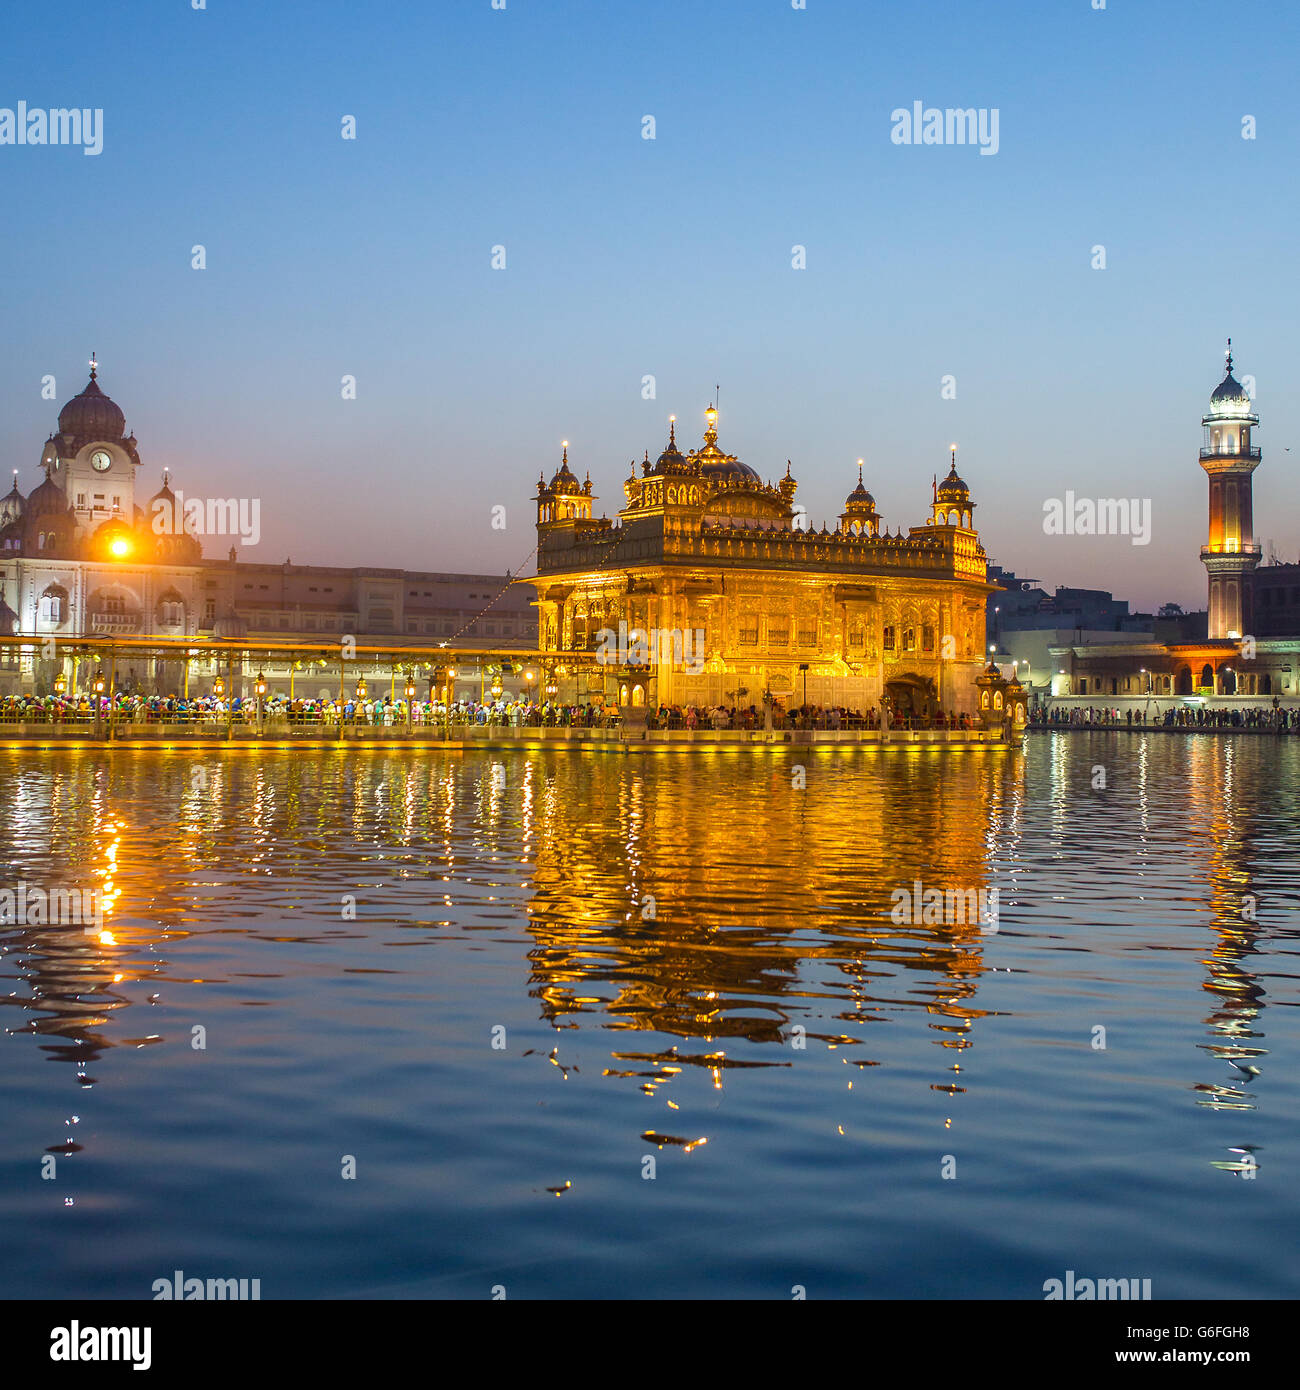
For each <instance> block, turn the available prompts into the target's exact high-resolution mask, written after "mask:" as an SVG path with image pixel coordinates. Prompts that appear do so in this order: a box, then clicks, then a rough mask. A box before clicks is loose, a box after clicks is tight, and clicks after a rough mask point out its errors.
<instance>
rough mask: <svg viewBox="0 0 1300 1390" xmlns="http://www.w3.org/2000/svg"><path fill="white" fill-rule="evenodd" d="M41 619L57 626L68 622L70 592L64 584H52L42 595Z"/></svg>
mask: <svg viewBox="0 0 1300 1390" xmlns="http://www.w3.org/2000/svg"><path fill="white" fill-rule="evenodd" d="M40 619H41V622H43V623H53V624H55V625H58V624H60V623H65V622H67V620H68V591H67V590H66V589H65V588H64V587H63V585H62V584H51V585H49V586H48V587H47V588H46V589H45V591H44V593H42V594H41V601H40Z"/></svg>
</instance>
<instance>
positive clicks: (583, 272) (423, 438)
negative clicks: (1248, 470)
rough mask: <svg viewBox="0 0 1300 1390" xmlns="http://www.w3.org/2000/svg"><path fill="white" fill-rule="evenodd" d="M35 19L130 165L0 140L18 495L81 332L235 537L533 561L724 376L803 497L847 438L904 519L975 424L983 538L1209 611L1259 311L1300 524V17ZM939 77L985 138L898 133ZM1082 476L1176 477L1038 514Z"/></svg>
mask: <svg viewBox="0 0 1300 1390" xmlns="http://www.w3.org/2000/svg"><path fill="white" fill-rule="evenodd" d="M5 27H6V40H7V42H6V43H5V45H4V48H3V51H0V107H14V106H16V104H17V102H18V101H20V100H23V101H26V102H28V103H29V105H32V106H38V105H39V106H73V105H75V106H90V107H102V108H103V110H104V149H103V153H102V154H100V155H99V156H97V157H87V156H85V155H83V154H82V153H81V152H80V151H79V150H75V149H68V148H39V147H35V148H33V147H14V146H0V190H3V195H4V196H3V204H4V206H5V208H6V209H7V211H8V214H9V215H8V216H7V217H5V218H4V219H3V221H0V252H2V255H0V308H2V309H3V322H4V324H5V327H6V332H5V334H4V335H3V341H0V455H2V457H0V463H2V464H3V466H4V468H5V469H6V471H7V470H8V469H10V468H14V467H17V468H19V469H20V479H21V484H22V486H23V487H24V489H25V490H30V488H31V487H32V486H34V485H35V483H36V482H38V481H39V479H40V472H39V470H38V468H37V462H38V460H39V456H40V449H41V444H42V442H43V441H44V439H45V436H46V435H47V434H48V433H49V431H50V430H51V429H53V427H54V422H55V418H56V415H57V404H52V403H50V402H48V401H43V400H42V399H41V397H40V381H41V378H42V376H44V375H45V374H46V373H52V374H53V375H54V376H55V377H56V379H57V383H58V396H59V401H60V402H61V401H62V400H64V399H66V398H67V397H68V396H69V395H72V394H75V392H76V391H78V390H80V389H81V386H82V384H83V383H84V379H85V368H84V363H85V361H86V359H87V358H88V356H89V354H90V351H91V349H92V348H93V349H95V350H96V351H97V352H98V354H99V357H100V361H101V366H102V370H101V382H102V384H103V385H104V387H105V389H106V390H107V391H108V392H109V393H110V394H111V395H112V396H113V397H114V399H116V400H117V401H118V403H119V404H120V405H121V406H122V407H123V409H124V410H125V411H126V414H127V420H128V423H129V425H130V426H131V427H132V428H133V429H134V430H135V432H136V434H137V436H138V437H139V440H140V449H141V456H142V459H143V461H144V470H143V478H144V481H145V483H146V494H147V492H151V491H152V490H153V488H154V486H155V485H156V484H155V479H156V477H157V476H158V475H159V474H160V472H161V469H162V468H163V467H169V468H171V469H172V471H173V474H174V477H175V480H176V481H177V482H178V483H179V484H180V485H181V486H182V487H184V488H185V490H186V491H187V492H188V493H190V494H191V495H202V494H207V495H220V496H243V497H258V498H260V499H261V500H262V531H263V540H262V543H261V544H260V545H259V546H258V547H256V549H255V550H249V551H247V552H246V557H247V558H249V559H257V560H263V561H274V560H281V559H284V558H286V557H288V556H292V557H293V559H294V560H295V561H298V562H305V561H316V562H321V563H341V564H365V563H371V564H388V565H406V566H410V567H421V568H429V569H452V570H454V569H495V570H504V569H506V568H507V567H510V568H514V567H517V566H519V565H520V564H521V563H522V562H523V561H524V560H525V557H526V556H527V555H528V553H529V552H530V551H531V549H532V547H533V544H534V540H535V537H534V533H533V530H532V522H533V512H532V507H531V504H530V501H529V496H530V493H531V491H532V489H533V487H534V485H535V482H536V478H537V475H538V472H539V470H545V471H546V472H547V473H548V475H549V473H550V472H551V471H553V469H554V467H555V466H556V464H557V463H558V460H559V446H560V440H561V439H568V440H569V441H570V460H571V463H572V464H573V466H574V467H575V469H577V470H578V471H579V474H580V476H581V474H582V473H583V472H585V471H586V470H587V469H590V471H591V474H592V479H593V482H594V484H595V488H596V491H597V493H598V494H599V495H600V498H601V502H600V503H599V504H598V507H597V510H598V511H599V510H602V509H604V510H607V511H608V512H609V514H611V515H612V514H613V513H614V512H615V511H616V510H617V507H618V505H619V504H620V503H621V500H622V492H621V487H620V484H621V481H622V479H623V477H625V476H626V473H627V465H628V461H629V460H630V459H632V458H633V457H636V458H638V459H639V458H640V457H641V455H642V452H643V451H644V450H645V449H647V448H648V449H649V450H650V452H651V457H652V458H653V457H654V456H655V454H656V453H657V452H658V451H659V449H661V448H662V447H663V443H664V440H665V438H666V434H667V417H668V415H669V414H670V413H675V414H676V415H677V416H678V419H679V422H680V430H679V438H680V440H681V441H682V442H683V444H684V445H685V444H691V445H694V444H696V443H698V441H699V435H700V433H701V431H702V429H703V420H702V411H703V409H704V407H705V405H706V404H707V403H708V400H709V398H710V396H711V394H712V390H713V386H714V383H715V382H718V383H721V388H722V389H721V400H720V405H721V420H720V431H721V442H722V443H723V445H724V446H726V447H727V448H729V449H730V450H731V451H732V452H735V453H737V454H739V455H740V457H741V458H743V459H744V460H745V461H746V462H748V463H750V464H751V465H752V466H754V467H755V468H757V469H758V470H759V472H760V473H762V474H763V475H764V476H769V475H770V476H771V477H773V478H775V477H776V476H777V475H778V474H780V473H782V472H784V470H785V462H786V459H787V458H789V459H791V460H792V461H793V469H794V473H795V476H796V477H797V478H798V479H799V481H800V493H799V500H800V501H801V502H803V503H804V504H805V505H806V506H807V508H808V510H809V513H810V515H811V517H812V518H813V520H814V521H815V522H817V523H820V522H821V521H822V520H823V519H826V520H828V521H832V522H833V519H834V517H835V515H836V513H838V511H839V510H840V507H841V505H842V503H843V499H844V496H845V494H846V493H847V492H848V491H849V490H850V488H851V487H852V486H853V484H854V482H855V481H856V465H855V460H856V459H857V458H859V457H863V458H865V459H866V460H867V464H866V479H867V483H868V486H869V487H870V488H871V490H872V492H873V493H874V494H875V496H876V500H877V503H878V505H879V506H880V509H881V511H882V513H883V514H884V517H885V520H886V522H887V524H889V525H891V526H896V525H899V524H902V525H915V524H919V523H921V522H922V521H923V520H924V517H925V513H926V504H927V502H928V499H929V492H930V479H931V475H932V474H933V473H934V472H935V471H936V470H937V471H939V472H940V473H942V472H943V471H944V468H945V466H946V461H947V448H948V445H949V443H950V442H951V441H953V440H955V441H957V442H958V444H959V450H960V452H959V460H960V465H961V471H962V473H963V475H964V476H965V478H966V480H967V482H968V483H969V484H970V485H971V488H972V491H973V494H974V496H975V499H976V501H977V503H978V504H979V506H978V510H977V512H976V518H977V522H978V524H979V526H980V528H981V532H982V535H983V537H984V542H985V546H986V548H987V549H988V551H989V553H990V555H991V556H993V557H995V558H996V559H997V560H999V561H1000V562H1002V563H1004V564H1006V565H1009V566H1012V567H1014V568H1015V569H1016V570H1018V571H1019V572H1020V573H1022V574H1026V575H1030V576H1033V577H1037V578H1040V579H1042V580H1044V581H1045V582H1047V583H1049V584H1051V585H1055V584H1072V585H1081V586H1093V587H1113V588H1114V589H1115V590H1116V592H1117V593H1119V594H1121V595H1123V596H1125V597H1129V598H1131V599H1132V600H1133V602H1134V603H1135V605H1149V604H1153V603H1159V602H1162V601H1165V600H1167V599H1173V600H1176V601H1179V602H1182V603H1184V604H1185V605H1187V606H1203V602H1204V591H1205V585H1204V577H1203V572H1202V570H1201V566H1200V564H1199V560H1198V558H1197V555H1198V549H1199V546H1200V544H1201V542H1202V540H1203V538H1204V526H1205V492H1206V486H1205V479H1204V475H1203V474H1202V473H1201V471H1200V469H1199V467H1198V465H1197V462H1196V450H1197V448H1198V447H1199V445H1200V442H1201V438H1200V424H1199V422H1200V416H1201V414H1202V412H1203V410H1204V409H1205V405H1206V401H1207V399H1208V396H1209V393H1210V391H1211V390H1212V389H1213V387H1214V386H1215V384H1216V383H1217V381H1218V379H1219V377H1220V375H1221V364H1222V355H1221V354H1222V345H1223V339H1224V337H1225V336H1226V335H1228V334H1231V335H1232V337H1233V340H1234V347H1235V349H1236V353H1237V364H1238V372H1239V375H1240V374H1242V373H1249V374H1251V375H1253V376H1254V377H1255V378H1256V381H1257V404H1258V409H1259V411H1260V414H1261V416H1262V430H1261V435H1260V442H1261V443H1262V445H1263V448H1264V462H1263V464H1262V465H1261V468H1260V470H1259V472H1258V473H1257V474H1256V515H1257V518H1258V519H1259V521H1258V530H1259V534H1260V535H1261V536H1262V537H1263V538H1264V539H1265V540H1266V541H1268V540H1271V541H1272V542H1274V544H1275V545H1276V547H1277V550H1278V551H1279V553H1280V554H1281V556H1282V558H1284V559H1292V560H1294V559H1296V558H1297V557H1298V556H1300V505H1297V499H1296V496H1295V489H1294V488H1293V487H1292V485H1291V478H1290V471H1289V470H1290V467H1291V460H1292V457H1293V455H1292V454H1288V453H1286V452H1285V450H1286V448H1287V447H1289V446H1291V445H1292V444H1293V442H1294V445H1295V454H1296V455H1297V456H1300V404H1298V403H1297V394H1296V392H1295V390H1294V389H1293V383H1294V381H1295V379H1296V368H1297V361H1296V354H1297V345H1296V336H1295V333H1294V331H1293V327H1292V325H1293V322H1294V318H1295V306H1296V299H1297V295H1296V289H1297V283H1296V280H1297V272H1296V268H1295V227H1296V225H1297V206H1296V203H1297V197H1296V167H1297V160H1296V151H1297V137H1298V136H1300V111H1298V110H1297V105H1296V103H1295V101H1294V98H1293V96H1292V93H1293V91H1294V77H1293V73H1294V69H1295V64H1296V59H1297V55H1298V54H1300V43H1298V39H1300V7H1284V6H1278V5H1271V6H1268V5H1264V4H1251V3H1242V4H1235V5H1224V4H1222V3H1210V2H1209V0H1204V2H1203V3H1197V2H1193V3H1187V2H1186V0H1179V2H1178V3H1174V2H1173V0H1142V2H1141V3H1138V2H1137V0H1107V7H1106V9H1105V10H1102V11H1098V10H1094V9H1093V8H1092V0H1053V3H1051V4H1045V3H1043V0H1037V3H1014V2H1012V0H990V3H985V4H979V5H976V4H972V3H970V2H969V0H918V2H917V3H913V4H906V5H900V4H878V3H874V0H856V2H855V0H807V8H806V9H805V10H795V9H793V8H792V6H791V5H790V3H789V0H746V2H745V3H738V2H734V0H733V2H732V3H727V2H725V0H693V2H691V3H685V2H683V3H677V0H655V3H648V2H647V3H644V4H636V5H630V4H610V3H601V2H598V0H591V3H579V2H578V0H571V2H569V3H543V2H542V0H507V7H506V9H505V10H504V11H502V10H493V9H492V8H491V4H490V0H456V2H455V3H453V0H439V2H437V3H431V4H415V3H401V4H399V3H377V4H370V5H364V6H362V5H357V4H355V3H347V4H345V3H341V0H318V2H317V3H310V4H308V3H301V4H298V3H272V4H253V3H233V0H208V7H207V9H206V10H204V11H194V10H193V9H192V8H191V7H190V5H189V3H188V2H187V0H167V2H166V3H164V2H163V0H139V2H138V3H135V4H132V5H131V6H122V7H117V6H107V5H105V4H103V3H99V4H94V3H89V0H87V3H67V2H66V0H52V2H51V3H50V4H48V5H44V6H40V7H22V8H21V9H15V10H13V11H11V12H9V13H7V14H6V18H5ZM918 100H919V101H922V102H924V103H925V104H926V105H927V106H939V107H948V106H960V107H976V108H980V107H984V108H997V110H998V112H999V135H1000V148H999V151H998V153H997V154H996V155H995V156H992V157H986V156H982V155H980V154H979V152H978V150H977V149H976V148H973V147H970V146H964V147H947V146H911V147H908V146H899V145H895V144H894V143H892V142H891V140H890V130H891V121H890V113H891V111H893V110H894V109H895V108H898V107H910V106H911V104H912V103H913V102H914V101H918ZM344 115H353V116H355V117H356V122H357V139H356V140H355V141H345V140H343V139H341V138H340V123H341V120H342V117H343V116H344ZM645 115H653V116H654V118H655V126H656V129H655V134H656V138H655V139H654V140H653V141H650V140H644V139H642V138H641V132H642V118H643V116H645ZM1245 115H1251V116H1253V117H1254V118H1255V120H1256V123H1257V138H1256V139H1254V140H1243V139H1242V137H1241V131H1242V118H1243V116H1245ZM195 244H201V245H203V246H204V247H205V248H206V255H207V269H205V270H202V271H196V270H193V269H191V266H190V260H191V247H192V246H193V245H195ZM1098 244H1100V245H1103V246H1105V248H1106V269H1105V270H1094V269H1092V268H1091V264H1090V262H1091V258H1092V247H1093V246H1094V245H1098ZM494 245H504V247H505V248H506V269H504V270H493V269H492V268H491V263H490V258H491V249H492V247H493V246H494ZM795 245H801V246H804V247H806V248H807V250H806V255H807V268H806V269H805V270H794V269H792V268H791V248H792V247H793V246H795ZM345 374H351V375H354V376H355V377H356V379H357V399H356V400H351V401H345V400H343V399H341V395H340V382H341V378H342V377H343V376H344V375H345ZM948 374H951V375H952V376H954V377H955V378H956V389H957V395H956V399H955V400H944V399H941V394H940V385H941V380H942V378H943V377H944V376H945V375H948ZM646 375H653V376H654V377H655V379H656V395H655V398H654V399H653V400H645V399H643V398H642V378H643V377H644V376H646ZM1066 489H1071V490H1073V491H1074V492H1075V493H1076V495H1078V496H1091V497H1113V496H1134V497H1150V498H1151V499H1152V503H1153V535H1152V541H1151V544H1150V545H1148V546H1145V547H1141V546H1133V545H1132V544H1130V542H1129V540H1128V539H1126V538H1123V537H1105V538H1085V537H1049V536H1046V535H1044V534H1043V525H1042V519H1043V503H1044V501H1045V500H1046V499H1048V498H1051V497H1062V496H1064V493H1065V490H1066ZM498 504H503V505H505V507H506V508H507V512H506V517H507V526H506V529H505V530H504V531H501V530H493V529H492V527H491V515H492V510H491V509H492V508H493V507H494V506H496V505H498Z"/></svg>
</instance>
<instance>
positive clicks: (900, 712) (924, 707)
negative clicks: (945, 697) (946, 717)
mask: <svg viewBox="0 0 1300 1390" xmlns="http://www.w3.org/2000/svg"><path fill="white" fill-rule="evenodd" d="M885 698H886V699H887V700H888V701H889V708H890V712H891V713H892V715H893V717H894V719H895V720H899V719H907V718H912V719H924V718H927V717H928V716H929V715H931V714H933V713H934V711H935V710H936V709H937V708H938V703H939V702H938V699H937V696H936V692H935V688H934V681H932V680H930V679H929V678H928V677H926V676H913V675H907V676H895V677H894V678H893V680H890V681H886V682H885Z"/></svg>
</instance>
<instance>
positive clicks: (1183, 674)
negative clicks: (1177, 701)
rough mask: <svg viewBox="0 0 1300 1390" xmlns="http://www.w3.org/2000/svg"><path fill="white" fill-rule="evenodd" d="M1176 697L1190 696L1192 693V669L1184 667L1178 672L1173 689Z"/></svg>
mask: <svg viewBox="0 0 1300 1390" xmlns="http://www.w3.org/2000/svg"><path fill="white" fill-rule="evenodd" d="M1175 693H1176V694H1178V695H1190V694H1191V693H1192V668H1191V667H1190V666H1184V667H1182V668H1181V670H1180V671H1179V672H1178V680H1177V683H1176V687H1175Z"/></svg>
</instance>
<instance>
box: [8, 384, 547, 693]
mask: <svg viewBox="0 0 1300 1390" xmlns="http://www.w3.org/2000/svg"><path fill="white" fill-rule="evenodd" d="M140 467H141V462H140V453H139V447H138V444H137V441H136V438H135V435H134V434H133V433H128V432H127V428H126V418H125V416H124V414H123V412H122V410H121V409H120V408H119V407H118V405H117V404H116V403H115V402H114V401H112V400H111V399H110V398H109V397H108V396H107V395H105V394H104V391H103V389H102V388H101V387H100V385H99V382H98V370H97V366H96V365H95V364H94V363H92V366H91V372H90V381H89V384H88V385H87V386H86V388H85V390H84V391H82V392H81V394H80V395H78V396H75V397H73V399H72V400H70V401H69V402H68V403H67V404H66V405H65V406H64V407H63V409H62V410H61V411H60V412H59V418H58V429H57V430H56V431H55V433H53V434H52V435H50V437H49V438H48V439H47V440H46V442H45V445H44V447H43V449H42V451H41V468H42V469H43V471H44V474H45V476H44V478H43V480H42V481H41V482H40V483H39V484H38V485H37V486H36V487H35V488H34V489H33V490H32V491H31V493H30V494H29V495H26V496H24V495H23V493H22V492H21V491H20V489H19V487H18V474H17V470H16V469H15V471H14V482H13V487H12V488H11V490H10V491H9V493H8V494H6V495H5V496H3V497H0V635H9V636H12V635H20V636H24V637H26V636H31V637H32V638H33V639H35V640H39V639H40V638H44V637H56V638H79V637H99V638H103V637H114V636H119V637H188V636H196V637H225V638H232V639H240V638H245V637H246V638H248V640H249V642H250V643H253V644H255V643H256V642H257V641H258V640H276V641H285V640H292V639H295V638H300V639H302V640H304V641H309V642H312V643H332V642H336V641H339V640H340V639H341V638H342V637H344V636H345V635H350V636H352V637H353V638H355V639H356V641H357V642H358V643H361V644H384V645H398V644H410V645H413V646H427V647H429V648H436V647H438V646H439V644H440V643H443V642H446V643H448V644H449V645H452V646H456V647H480V648H483V649H485V650H487V649H494V650H499V649H501V648H511V647H514V648H519V649H532V648H534V647H535V646H536V644H537V619H536V614H535V611H534V609H533V605H532V598H533V595H532V591H531V589H529V588H528V587H527V586H526V585H520V584H517V583H512V582H511V577H510V576H509V575H473V574H451V573H446V572H442V571H426V570H420V571H414V570H401V569H392V568H378V567H375V568H372V567H364V566H363V567H350V568H345V567H330V566H323V565H294V564H292V563H291V562H290V561H285V562H284V563H283V564H267V563H261V562H249V561H246V560H239V559H237V558H236V556H237V549H236V548H235V547H234V546H232V547H231V548H230V550H229V556H228V558H226V559H224V560H222V559H215V558H205V557H204V555H203V544H202V539H201V536H203V535H212V534H214V527H213V525H212V524H211V523H212V522H213V520H214V519H215V521H216V522H217V523H218V525H217V527H216V533H217V534H221V535H222V536H223V542H222V543H223V545H228V544H229V542H230V540H234V541H235V542H236V544H238V543H239V542H240V536H239V534H238V532H239V527H238V522H239V519H240V516H241V512H240V506H241V503H240V501H239V500H237V499H222V498H215V499H214V498H203V497H190V498H186V497H185V496H184V494H182V493H178V492H176V491H174V490H173V488H172V485H171V480H170V478H169V477H167V476H166V475H164V476H163V478H162V486H161V487H160V488H159V489H158V490H157V491H156V492H155V493H154V494H153V495H152V496H151V497H149V498H148V499H147V500H145V501H143V502H142V501H141V500H138V499H139V490H138V487H137V483H138V473H139V470H140ZM242 505H244V506H245V508H247V502H246V500H245V502H244V503H243V504H242ZM59 664H60V665H61V666H66V663H62V662H61V663H59ZM52 665H53V663H51V662H49V661H45V660H43V659H42V658H41V657H40V656H39V654H37V653H36V652H35V651H34V652H32V653H25V654H24V655H22V656H21V657H14V656H12V655H10V656H8V657H0V692H5V691H15V690H33V689H44V688H45V687H46V686H47V685H48V684H49V683H50V682H51V681H52V679H53V676H54V674H55V672H54V671H53V670H52V669H51V667H52ZM138 668H139V669H135V668H133V669H132V672H131V677H132V679H133V680H135V681H136V682H138V683H140V684H141V685H145V686H148V687H149V688H154V687H157V688H159V689H163V690H167V689H171V688H175V686H176V684H177V681H178V680H179V675H178V673H177V671H176V670H175V669H171V670H162V669H159V668H157V667H156V666H154V665H153V664H151V663H149V662H146V661H143V660H142V661H141V662H140V663H138ZM64 674H65V675H67V676H69V677H70V678H71V676H72V669H71V668H70V667H69V668H67V669H65V670H64ZM245 674H246V673H245ZM266 674H267V676H268V678H269V679H271V680H272V682H273V683H274V684H275V685H278V683H279V676H280V674H281V673H280V672H279V671H278V670H277V669H276V668H275V667H273V666H268V667H267V670H266ZM322 688H323V686H322ZM309 690H310V693H312V694H315V693H316V691H315V690H314V689H312V688H310V686H309Z"/></svg>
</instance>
